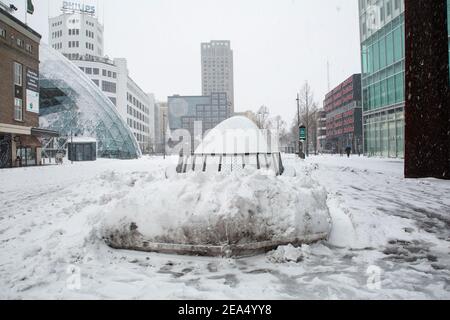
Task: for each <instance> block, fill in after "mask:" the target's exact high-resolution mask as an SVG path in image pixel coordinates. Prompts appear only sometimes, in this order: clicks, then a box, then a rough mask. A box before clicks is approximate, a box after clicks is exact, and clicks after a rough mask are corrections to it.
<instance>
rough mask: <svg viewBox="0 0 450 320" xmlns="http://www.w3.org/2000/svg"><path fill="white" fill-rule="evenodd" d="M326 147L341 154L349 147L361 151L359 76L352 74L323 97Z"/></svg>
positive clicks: (354, 150)
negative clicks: (325, 120)
mask: <svg viewBox="0 0 450 320" xmlns="http://www.w3.org/2000/svg"><path fill="white" fill-rule="evenodd" d="M324 111H325V112H326V114H327V115H326V118H327V124H326V136H327V146H328V149H329V150H330V151H331V152H334V153H338V152H343V151H344V150H345V149H346V148H347V147H348V146H350V147H351V148H352V150H353V152H360V151H362V143H363V139H362V106H361V75H360V74H354V75H352V76H351V77H349V78H348V79H347V80H345V81H344V82H342V83H341V84H339V85H338V86H337V87H336V88H334V89H333V90H332V91H331V92H329V93H328V94H327V95H326V96H325V101H324Z"/></svg>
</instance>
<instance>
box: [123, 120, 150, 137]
mask: <svg viewBox="0 0 450 320" xmlns="http://www.w3.org/2000/svg"><path fill="white" fill-rule="evenodd" d="M127 124H128V126H129V127H130V128H132V129H135V130H138V131H141V132H145V133H149V132H150V130H149V128H148V127H147V126H145V125H143V124H142V123H139V122H137V121H135V120H133V119H130V118H127Z"/></svg>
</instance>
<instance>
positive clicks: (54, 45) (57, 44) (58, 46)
mask: <svg viewBox="0 0 450 320" xmlns="http://www.w3.org/2000/svg"><path fill="white" fill-rule="evenodd" d="M52 48H53V49H55V50H60V49H62V43H61V42H58V43H55V44H53V45H52Z"/></svg>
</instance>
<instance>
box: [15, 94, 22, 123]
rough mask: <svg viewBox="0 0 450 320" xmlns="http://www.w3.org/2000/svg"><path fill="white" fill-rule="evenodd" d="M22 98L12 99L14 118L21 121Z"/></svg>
mask: <svg viewBox="0 0 450 320" xmlns="http://www.w3.org/2000/svg"><path fill="white" fill-rule="evenodd" d="M22 111H23V110H22V99H19V98H15V99H14V120H16V121H22V120H23V112H22Z"/></svg>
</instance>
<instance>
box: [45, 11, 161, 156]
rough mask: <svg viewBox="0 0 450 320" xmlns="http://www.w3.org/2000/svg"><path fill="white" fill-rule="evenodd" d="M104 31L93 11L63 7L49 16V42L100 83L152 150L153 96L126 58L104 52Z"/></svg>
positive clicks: (143, 145) (147, 150)
mask: <svg viewBox="0 0 450 320" xmlns="http://www.w3.org/2000/svg"><path fill="white" fill-rule="evenodd" d="M90 8H92V7H90ZM63 10H64V9H63ZM92 10H93V9H92ZM103 32H104V28H103V25H102V24H101V23H100V22H99V21H98V19H97V18H96V17H95V13H94V12H93V11H87V10H79V9H77V10H64V12H63V13H62V14H61V15H59V16H57V17H54V18H50V19H49V45H50V46H51V47H52V48H53V49H55V50H57V51H59V52H61V53H62V54H63V55H64V56H66V57H67V58H68V59H69V60H71V61H72V62H73V63H74V64H75V65H76V66H78V67H79V68H80V69H81V70H82V71H83V72H84V73H85V74H86V75H87V76H88V77H89V78H90V79H91V80H92V81H93V82H94V83H95V84H96V85H97V86H99V87H100V89H101V90H102V91H103V93H104V94H105V95H106V96H107V97H108V98H109V99H110V100H111V101H112V103H113V104H114V105H115V106H116V107H117V109H118V111H119V114H120V115H121V116H122V117H123V119H124V120H125V121H126V122H127V124H128V126H129V127H130V128H131V130H132V132H133V133H134V135H135V137H136V139H137V141H138V143H139V146H140V148H141V150H142V152H143V153H151V152H153V151H154V148H155V121H154V117H155V115H154V110H155V99H154V96H153V95H152V94H147V93H145V92H144V91H143V90H142V89H141V88H140V87H139V86H138V85H137V84H136V83H135V82H134V81H133V80H132V79H131V77H130V76H129V72H128V67H127V60H126V59H123V58H117V59H113V60H111V59H109V58H108V57H107V56H105V54H104V37H103Z"/></svg>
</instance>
